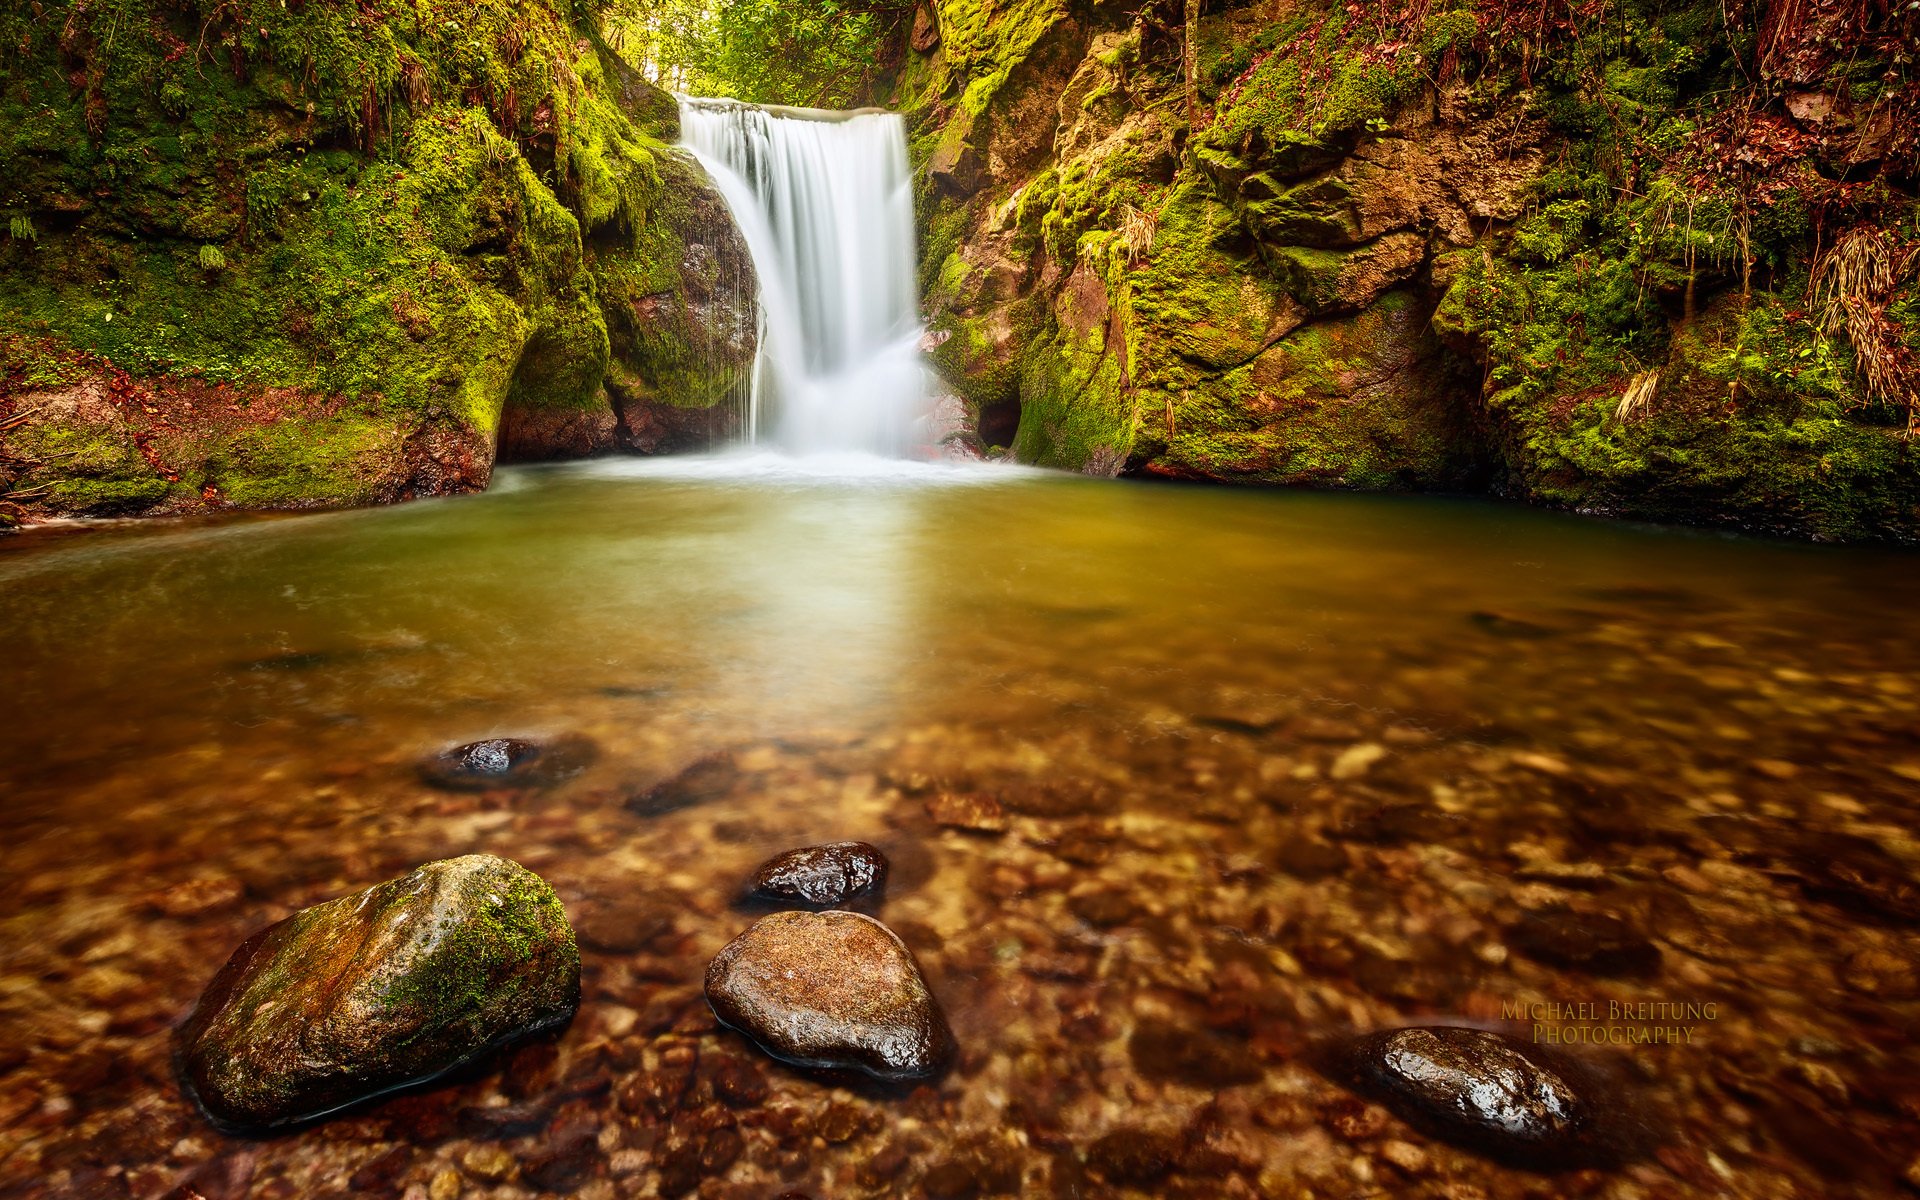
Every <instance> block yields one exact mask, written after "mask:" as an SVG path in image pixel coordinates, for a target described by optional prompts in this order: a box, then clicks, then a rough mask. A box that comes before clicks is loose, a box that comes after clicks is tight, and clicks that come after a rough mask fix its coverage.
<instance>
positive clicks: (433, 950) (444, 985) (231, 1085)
mask: <svg viewBox="0 0 1920 1200" xmlns="http://www.w3.org/2000/svg"><path fill="white" fill-rule="evenodd" d="M579 1003H580V952H579V950H578V948H577V947H576V946H575V944H574V938H573V930H572V929H571V928H570V927H569V926H568V924H567V917H566V913H565V911H564V910H563V909H562V908H561V906H560V901H559V898H558V897H556V896H555V895H554V893H553V889H552V888H551V887H549V886H548V885H547V883H546V881H545V880H543V879H541V878H540V877H539V876H538V875H535V874H534V873H533V872H531V871H529V870H527V869H526V868H525V867H522V866H520V865H519V864H518V863H514V862H509V861H507V860H506V859H503V858H496V857H494V856H492V855H490V854H469V855H466V856H464V857H461V858H450V859H445V860H443V861H440V862H431V863H427V864H426V865H425V866H422V867H419V868H417V869H415V870H414V871H413V872H412V873H411V874H408V875H406V876H403V877H402V878H399V879H394V880H389V881H388V882H386V883H382V884H379V885H377V886H375V887H371V888H368V889H367V890H365V891H363V892H357V893H355V894H353V895H351V896H343V897H341V898H340V899H337V900H329V901H327V902H326V903H324V904H316V905H314V906H313V907H311V908H305V909H301V910H300V911H299V912H297V913H295V914H293V915H292V916H290V917H288V918H287V919H286V920H284V921H281V922H280V923H278V924H276V925H272V926H269V927H268V928H266V929H263V930H261V931H260V932H259V933H256V934H254V935H253V936H252V937H250V938H248V939H247V940H246V941H245V942H244V943H242V944H241V946H240V948H239V949H238V950H236V951H234V953H233V957H232V958H231V959H229V960H228V961H227V965H226V966H225V967H223V968H222V969H221V970H220V973H219V974H218V975H216V976H215V977H214V979H213V982H212V983H210V984H208V985H207V990H206V992H205V993H204V994H203V995H202V996H201V997H200V1001H199V1004H198V1005H197V1006H196V1007H195V1008H194V1010H193V1013H192V1014H191V1015H190V1016H189V1017H188V1018H187V1020H186V1022H185V1024H183V1025H182V1026H181V1027H180V1029H179V1030H178V1031H177V1033H176V1036H175V1052H176V1061H177V1062H178V1065H179V1069H180V1073H181V1076H182V1080H183V1082H184V1084H185V1086H186V1088H187V1090H188V1092H189V1093H190V1094H191V1095H192V1096H193V1098H194V1099H195V1100H197V1101H198V1102H199V1104H200V1106H201V1108H202V1109H203V1110H204V1111H205V1112H206V1114H207V1116H208V1117H209V1118H211V1119H212V1120H213V1121H214V1123H215V1124H217V1125H220V1126H222V1127H223V1128H228V1129H233V1130H245V1131H261V1130H269V1129H274V1128H277V1127H281V1126H286V1125H292V1124H297V1123H300V1122H304V1121H308V1120H311V1119H313V1118H316V1117H320V1116H324V1115H326V1114H327V1113H330V1112H332V1111H334V1110H336V1109H340V1108H344V1107H346V1106H347V1105H350V1104H353V1103H355V1102H357V1101H360V1100H363V1099H366V1098H367V1097H370V1096H375V1095H378V1094H380V1093H382V1092H386V1091H391V1090H393V1089H394V1088H398V1087H402V1086H405V1085H407V1084H410V1083H416V1082H419V1081H422V1080H426V1079H430V1078H432V1077H434V1076H436V1075H439V1074H442V1073H443V1072H445V1071H448V1070H451V1069H452V1068H454V1067H457V1066H459V1065H460V1064H462V1063H464V1062H467V1061H469V1060H471V1059H473V1058H475V1057H477V1056H478V1055H480V1054H482V1053H484V1052H486V1051H487V1050H489V1049H491V1048H492V1047H494V1046H497V1045H499V1044H500V1043H502V1042H506V1041H509V1040H511V1039H513V1038H516V1037H519V1036H520V1035H523V1034H526V1033H529V1032H532V1031H534V1030H536V1029H540V1028H543V1027H545V1026H549V1025H554V1024H558V1023H559V1022H562V1021H565V1020H566V1019H568V1018H569V1017H570V1016H572V1014H573V1012H574V1010H575V1009H576V1008H577V1007H578V1006H579Z"/></svg>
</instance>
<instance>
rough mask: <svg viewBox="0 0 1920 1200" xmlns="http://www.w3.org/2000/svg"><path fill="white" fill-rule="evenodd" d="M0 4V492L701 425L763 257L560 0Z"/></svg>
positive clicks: (229, 475) (729, 363)
mask: <svg viewBox="0 0 1920 1200" xmlns="http://www.w3.org/2000/svg"><path fill="white" fill-rule="evenodd" d="M247 9H248V11H246V12H245V13H242V12H240V11H239V10H237V9H234V8H232V7H231V6H224V5H215V4H211V3H209V4H206V5H194V4H186V5H178V4H173V3H169V2H167V0H155V2H153V3H138V4H114V5H110V6H106V7H100V6H89V5H86V4H73V5H66V4H58V5H51V6H50V5H46V4H40V3H35V4H31V5H27V6H25V7H15V8H13V9H12V10H11V11H9V12H8V13H7V14H5V15H4V16H0V44H4V45H6V46H7V47H8V55H7V59H6V64H5V66H4V68H0V179H4V180H5V182H4V184H0V211H4V212H5V213H6V214H7V215H8V219H9V221H10V225H9V226H8V230H7V232H6V234H5V236H4V238H0V506H4V511H5V513H6V517H5V519H6V521H7V522H8V523H9V525H11V524H12V523H15V522H17V521H18V520H20V519H22V518H27V517H32V516H36V515H42V516H43V515H59V514H79V515H85V516H122V515H130V514H156V513H181V512H191V511H201V510H207V509H222V508H243V509H274V508H315V507H338V506H342V505H356V504H370V503H385V502H391V501H395V500H401V499H406V498H411V497H419V496H434V495H446V494H454V493H459V492H467V491H473V490H477V489H480V488H484V487H485V486H486V485H487V481H488V478H489V475H490V473H491V471H492V468H493V464H494V463H495V461H505V462H513V461H523V460H529V459H553V458H570V457H580V456H585V455H590V454H595V453H603V452H607V451H610V450H614V449H625V450H629V451H640V452H652V451H658V450H662V449H672V448H688V447H697V446H704V445H708V444H710V443H712V442H713V441H714V440H716V439H717V438H722V437H724V436H725V435H726V431H727V430H728V429H729V428H730V427H731V426H730V424H729V423H730V422H737V420H738V412H737V411H736V410H735V408H734V407H733V406H732V405H731V404H730V398H731V397H733V396H735V395H736V394H737V393H738V391H739V389H740V388H741V387H742V386H743V380H744V377H745V374H746V372H747V368H748V366H749V364H750V363H751V362H752V359H753V353H754V343H755V337H756V325H755V317H754V313H753V295H754V281H753V269H752V265H751V263H750V261H749V260H748V258H747V254H746V250H745V247H744V245H743V244H742V243H741V242H740V239H739V234H738V232H737V231H736V230H735V229H734V227H733V224H732V221H731V219H730V218H729V217H728V215H727V212H726V209H725V207H724V205H723V204H722V202H721V200H720V197H719V196H718V194H717V193H715V192H714V191H713V190H712V188H711V186H710V185H709V184H708V183H707V181H706V179H705V176H704V174H703V173H702V172H701V171H700V169H699V168H698V167H697V166H696V165H694V164H693V163H692V162H691V160H689V159H687V158H686V157H685V156H684V155H682V154H680V153H678V152H676V151H673V150H672V149H671V148H670V146H671V143H672V142H673V141H674V139H675V138H676V137H677V122H678V118H677V115H676V110H675V107H674V103H673V100H672V98H671V97H669V96H667V95H666V94H665V93H663V92H662V91H660V90H659V89H658V88H656V87H655V86H653V85H652V84H650V83H648V82H646V81H645V80H643V79H641V78H640V77H639V75H637V74H636V73H635V72H634V71H633V69H632V68H631V67H629V66H628V65H627V64H626V63H624V62H623V61H622V60H621V59H620V58H619V57H618V56H617V55H616V54H614V52H613V51H612V50H610V49H609V48H607V46H606V45H605V43H604V42H603V41H599V40H598V35H597V32H596V30H595V29H594V27H593V26H592V25H591V24H590V23H586V22H585V21H583V20H582V19H581V18H580V17H579V16H577V15H576V14H575V13H574V12H573V10H572V9H569V8H567V7H566V6H556V5H551V4H533V5H493V4H482V5H468V6H461V5H455V6H453V7H452V8H450V9H448V10H447V11H445V12H442V11H440V10H439V9H436V8H432V7H426V6H423V7H422V8H420V9H419V10H417V11H409V12H407V13H398V12H396V13H393V14H390V15H389V14H380V13H375V12H373V11H371V10H369V11H365V12H362V11H360V10H358V9H353V8H349V7H342V6H339V5H334V4H312V5H307V4H296V5H294V6H292V7H290V8H289V7H287V6H285V5H279V4H269V3H256V4H251V5H248V6H247Z"/></svg>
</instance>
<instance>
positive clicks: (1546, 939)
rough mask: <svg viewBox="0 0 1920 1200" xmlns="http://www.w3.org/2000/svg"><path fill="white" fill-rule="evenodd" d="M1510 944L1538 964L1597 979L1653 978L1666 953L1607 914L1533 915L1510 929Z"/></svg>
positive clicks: (1560, 911)
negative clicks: (1561, 968) (1620, 976)
mask: <svg viewBox="0 0 1920 1200" xmlns="http://www.w3.org/2000/svg"><path fill="white" fill-rule="evenodd" d="M1507 943H1508V944H1509V945H1511V946H1512V947H1513V948H1514V950H1516V951H1518V952H1519V953H1520V954H1523V955H1525V956H1526V957H1528V958H1531V959H1533V960H1534V961H1535V962H1542V963H1546V964H1547V965H1549V966H1554V967H1565V968H1567V969H1568V970H1573V971H1585V972H1588V973H1589V974H1593V975H1648V974H1651V973H1653V972H1654V971H1657V970H1659V969H1660V948H1659V947H1658V946H1655V945H1654V944H1653V943H1652V942H1650V941H1648V940H1647V939H1646V938H1645V937H1642V936H1641V934H1640V931H1639V930H1637V929H1635V928H1634V927H1633V926H1631V925H1629V924H1627V923H1626V922H1625V921H1622V920H1621V919H1620V918H1619V917H1615V916H1609V915H1607V914H1604V913H1579V912H1573V911H1571V910H1569V909H1547V910H1545V911H1542V912H1532V913H1528V914H1527V915H1526V916H1524V917H1522V918H1520V920H1518V921H1517V922H1515V923H1514V924H1513V925H1512V926H1510V927H1509V928H1508V929H1507Z"/></svg>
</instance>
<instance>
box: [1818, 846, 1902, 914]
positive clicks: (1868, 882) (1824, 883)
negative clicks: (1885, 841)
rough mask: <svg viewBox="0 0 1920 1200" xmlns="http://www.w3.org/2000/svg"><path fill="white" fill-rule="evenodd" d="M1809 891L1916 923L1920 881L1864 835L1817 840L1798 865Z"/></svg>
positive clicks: (1862, 910)
mask: <svg viewBox="0 0 1920 1200" xmlns="http://www.w3.org/2000/svg"><path fill="white" fill-rule="evenodd" d="M1796 865H1797V867H1798V869H1799V872H1800V876H1801V882H1800V886H1801V889H1802V890H1803V891H1805V892H1806V893H1807V895H1809V896H1811V897H1813V898H1814V899H1816V900H1823V901H1825V902H1827V903H1828V904H1832V905H1834V906H1835V907H1837V908H1842V909H1845V910H1847V911H1848V912H1851V913H1854V914H1856V915H1859V916H1863V917H1867V918H1870V919H1872V920H1874V921H1877V922H1880V923H1882V924H1888V925H1900V926H1920V880H1916V879H1914V877H1913V876H1912V875H1911V874H1909V873H1908V871H1907V869H1906V867H1905V866H1904V865H1903V864H1902V863H1901V862H1900V860H1899V859H1897V858H1895V857H1894V856H1893V855H1891V854H1889V853H1887V852H1886V851H1885V850H1883V849H1881V848H1880V846H1879V845H1878V844H1876V843H1874V842H1870V841H1868V840H1866V839H1865V838H1854V837H1828V838H1820V839H1815V840H1814V842H1813V844H1812V845H1810V846H1809V847H1808V852H1807V853H1806V854H1805V856H1804V857H1803V858H1802V859H1801V860H1800V861H1799V863H1798V864H1796Z"/></svg>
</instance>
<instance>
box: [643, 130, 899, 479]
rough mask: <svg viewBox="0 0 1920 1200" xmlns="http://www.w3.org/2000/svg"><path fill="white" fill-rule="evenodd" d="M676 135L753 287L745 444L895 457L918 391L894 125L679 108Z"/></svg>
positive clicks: (814, 451)
mask: <svg viewBox="0 0 1920 1200" xmlns="http://www.w3.org/2000/svg"><path fill="white" fill-rule="evenodd" d="M680 127H681V131H682V133H681V138H682V144H683V145H684V146H686V147H687V148H688V149H690V150H692V151H693V153H694V155H695V156H696V157H698V158H699V159H700V162H701V164H702V165H703V166H705V167H706V169H707V172H708V174H710V175H712V176H713V180H714V183H715V185H716V186H718V187H719V189H720V193H721V195H722V196H723V197H724V198H725V199H726V202H727V207H728V208H729V209H730V210H731V211H732V213H733V217H734V220H735V221H736V222H737V223H738V224H739V226H740V232H741V234H742V236H743V237H744V238H745V239H746V242H747V248H748V250H749V252H750V253H751V254H752V256H753V265H754V270H755V272H756V273H757V274H758V275H759V277H760V314H761V334H760V352H759V360H758V362H757V363H756V364H755V367H754V380H753V395H752V399H751V401H750V403H749V406H748V416H747V422H746V424H747V429H746V431H745V432H746V435H747V437H748V439H749V440H750V441H756V442H764V441H770V442H773V443H774V444H776V445H778V446H780V447H782V448H784V449H787V450H790V451H794V452H796V453H818V452H823V451H846V450H859V451H868V452H871V453H875V454H890V455H898V454H902V453H904V452H905V451H906V450H907V449H908V448H909V446H910V445H911V443H912V442H913V440H914V438H913V433H912V426H913V422H914V420H915V419H916V418H917V417H918V416H920V411H919V410H920V408H921V407H922V405H923V402H924V400H925V397H926V395H927V390H928V389H927V372H926V369H925V367H924V365H923V364H922V361H921V357H920V335H921V329H920V314H919V311H918V307H917V304H916V299H915V296H914V280H913V264H914V237H913V195H912V190H911V186H910V182H909V176H908V169H907V139H906V128H905V125H904V124H903V123H902V122H901V120H900V118H899V117H898V116H895V115H893V114H891V113H883V112H878V111H873V110H868V111H863V112H855V113H829V112H820V111H817V110H813V109H790V108H773V107H756V106H753V105H747V104H740V103H738V102H736V101H732V100H704V99H688V98H683V99H682V100H681V101H680Z"/></svg>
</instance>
